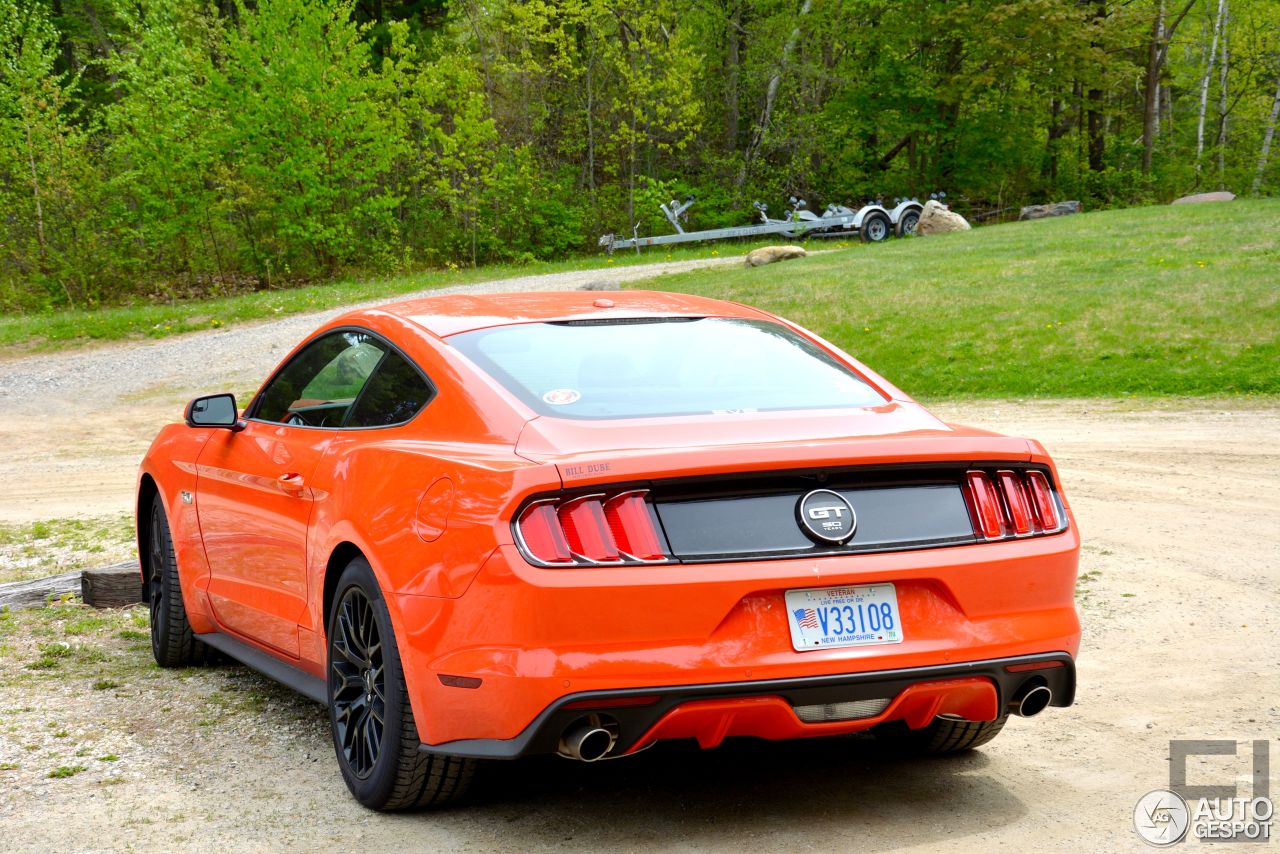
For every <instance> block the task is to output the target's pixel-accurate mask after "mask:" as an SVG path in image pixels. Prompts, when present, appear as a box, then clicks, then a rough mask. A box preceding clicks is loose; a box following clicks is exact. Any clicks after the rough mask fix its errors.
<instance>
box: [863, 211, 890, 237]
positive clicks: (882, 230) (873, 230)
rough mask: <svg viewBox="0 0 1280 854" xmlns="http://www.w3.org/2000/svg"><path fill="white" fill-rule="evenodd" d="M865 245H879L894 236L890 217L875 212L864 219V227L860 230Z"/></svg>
mask: <svg viewBox="0 0 1280 854" xmlns="http://www.w3.org/2000/svg"><path fill="white" fill-rule="evenodd" d="M858 234H859V236H861V237H862V242H863V243H879V242H881V241H882V240H886V239H888V237H889V235H891V234H893V227H892V226H891V225H890V224H889V217H887V216H885V215H884V214H882V213H881V212H880V211H873V212H871V213H869V214H867V215H866V216H865V217H863V218H862V226H861V227H860V228H859V229H858Z"/></svg>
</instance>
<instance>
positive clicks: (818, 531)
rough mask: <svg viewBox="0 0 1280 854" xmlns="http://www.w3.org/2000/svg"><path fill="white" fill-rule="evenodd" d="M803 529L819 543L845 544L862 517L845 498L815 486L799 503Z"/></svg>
mask: <svg viewBox="0 0 1280 854" xmlns="http://www.w3.org/2000/svg"><path fill="white" fill-rule="evenodd" d="M796 520H797V521H798V522H799V523H800V529H801V530H802V531H804V532H805V533H806V534H808V535H809V538H810V539H811V540H813V541H814V542H817V543H844V542H848V540H849V538H850V537H852V536H853V532H854V530H855V529H856V528H857V527H858V517H857V515H856V514H855V513H854V512H853V505H851V504H850V503H849V502H848V501H847V500H845V497H844V496H843V495H841V494H840V493H838V492H832V491H831V490H830V489H815V490H814V491H813V492H810V493H809V494H808V495H806V496H805V497H804V498H801V499H800V503H799V504H797V505H796Z"/></svg>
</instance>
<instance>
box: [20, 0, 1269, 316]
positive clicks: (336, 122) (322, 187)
mask: <svg viewBox="0 0 1280 854" xmlns="http://www.w3.org/2000/svg"><path fill="white" fill-rule="evenodd" d="M1228 2H1229V5H1230V10H1229V15H1227V16H1226V19H1225V27H1224V31H1223V32H1224V34H1223V37H1222V39H1221V42H1222V46H1223V48H1225V46H1228V45H1229V48H1230V50H1229V55H1230V64H1229V67H1228V68H1227V73H1225V74H1223V73H1221V72H1222V69H1223V65H1222V57H1223V55H1224V49H1218V50H1216V52H1215V51H1213V50H1211V43H1212V40H1211V35H1212V33H1213V31H1214V26H1215V17H1214V16H1215V12H1216V4H1215V3H1213V2H1195V3H1192V4H1191V6H1189V7H1186V8H1187V13H1186V15H1185V17H1182V18H1179V17H1177V16H1178V14H1179V13H1180V12H1181V9H1182V8H1183V4H1181V3H1178V4H1170V3H1165V2H1162V0H920V2H915V3H900V2H892V0H861V2H858V3H853V4H850V3H842V2H838V0H710V2H702V0H699V1H698V2H694V0H654V1H653V2H639V0H609V2H605V0H563V2H556V3H550V2H514V0H456V2H452V3H448V4H446V3H444V2H442V0H387V2H380V3H377V4H365V3H360V4H357V3H355V2H354V0H254V1H253V2H250V0H219V2H217V3H209V2H207V0H76V2H74V3H68V2H55V0H0V210H2V211H3V213H4V216H3V218H2V219H0V311H4V312H6V313H18V312H21V313H27V314H29V313H39V312H45V311H48V310H51V309H93V308H95V307H97V306H99V305H101V304H122V303H131V302H151V303H171V302H175V301H178V300H181V299H183V298H187V297H225V298H232V297H236V296H239V295H243V294H245V293H246V292H252V291H260V292H266V293H273V292H274V291H275V290H276V289H279V288H281V287H285V286H298V285H302V284H306V283H309V282H313V281H316V280H319V279H333V278H337V277H341V276H342V275H344V274H350V273H359V274H364V275H368V274H395V273H403V272H405V271H410V270H415V269H421V268H422V267H424V266H442V267H455V266H458V265H467V266H476V265H479V264H484V263H493V262H517V263H524V262H529V261H533V260H539V259H549V258H559V257H563V256H565V255H568V254H572V253H580V252H585V251H591V250H593V249H594V247H595V240H596V238H597V236H598V235H599V234H601V233H603V232H607V231H612V232H618V233H626V234H629V233H630V232H631V229H632V227H633V226H634V225H635V224H637V223H638V224H639V227H640V229H641V231H642V232H643V233H646V234H651V233H656V232H663V231H666V230H667V228H668V226H667V224H666V222H665V221H664V220H663V219H662V217H661V215H660V214H659V213H658V211H657V204H658V203H659V202H663V201H668V200H670V199H672V198H677V199H678V198H682V197H683V196H684V195H686V194H689V193H693V194H695V195H697V196H698V198H699V202H698V205H697V207H696V208H694V209H693V211H692V212H691V214H690V224H691V226H693V227H717V226H726V225H736V224H742V223H746V222H750V221H752V220H753V219H754V218H755V214H754V211H753V210H752V208H751V204H750V203H751V202H752V201H753V200H759V201H763V202H766V203H768V204H769V205H770V207H771V208H772V209H773V210H774V212H775V213H777V212H779V211H781V209H782V207H783V204H784V201H785V199H786V198H787V196H789V195H791V194H794V195H796V196H799V197H803V198H806V199H808V200H809V202H810V207H811V208H812V209H814V210H821V209H822V208H823V207H824V206H825V205H827V204H829V203H833V202H836V203H842V204H848V205H851V206H856V205H859V204H860V203H862V202H863V201H865V200H868V199H872V198H883V199H889V198H892V197H895V196H905V195H917V196H921V195H924V194H926V193H929V192H933V191H938V190H944V191H946V192H947V193H948V197H947V199H948V202H950V203H951V204H952V205H953V207H955V208H957V209H958V210H960V211H961V212H962V213H965V214H966V215H968V216H969V217H970V218H971V219H976V220H980V221H986V220H987V219H993V220H996V219H1005V218H1010V217H1011V216H1012V215H1013V214H1015V213H1016V211H1017V208H1018V207H1019V206H1020V205H1022V204H1026V203H1031V202H1041V201H1049V200H1056V199H1062V198H1080V199H1082V200H1083V201H1084V202H1085V204H1086V207H1088V208H1090V209H1093V208H1099V207H1120V206H1125V205H1134V204H1144V203H1150V202H1163V201H1167V200H1169V199H1170V198H1172V197H1175V196H1178V195H1182V194H1184V193H1187V192H1192V191H1196V190H1204V189H1215V188H1218V187H1223V188H1227V189H1233V190H1235V191H1236V192H1237V193H1244V192H1247V191H1249V189H1250V188H1251V187H1252V185H1253V182H1254V181H1255V179H1256V180H1257V181H1258V182H1259V188H1260V190H1261V192H1262V193H1263V194H1266V193H1274V192H1276V191H1277V189H1280V144H1276V145H1274V146H1273V151H1274V153H1273V155H1272V156H1271V158H1270V161H1269V162H1261V158H1260V154H1261V150H1262V140H1263V138H1264V136H1265V134H1266V133H1267V128H1268V126H1269V125H1271V124H1273V120H1272V119H1271V116H1272V112H1271V107H1272V104H1273V102H1274V97H1275V92H1276V89H1277V88H1278V87H1280V5H1277V4H1276V3H1275V0H1228ZM1157 20H1163V22H1164V25H1165V30H1164V31H1165V32H1171V33H1172V35H1171V37H1170V38H1171V40H1170V44H1169V45H1168V46H1167V49H1166V46H1165V45H1163V44H1162V43H1160V42H1159V41H1158V40H1155V41H1153V35H1152V34H1153V33H1155V32H1159V31H1160V28H1158V27H1156V26H1155V24H1156V22H1157ZM1156 48H1159V49H1158V50H1155V49H1156ZM1153 50H1155V54H1154V55H1156V56H1158V57H1161V58H1162V60H1161V62H1160V63H1158V65H1157V68H1156V69H1155V76H1154V77H1152V78H1148V75H1147V59H1148V56H1149V55H1152V51H1153ZM1211 55H1212V56H1213V57H1214V62H1213V63H1211V62H1210V57H1211ZM1153 83H1154V88H1153V85H1152V84H1153ZM1202 86H1203V87H1204V98H1205V99H1204V103H1205V105H1206V108H1205V109H1206V121H1205V130H1204V132H1203V133H1201V132H1200V130H1199V124H1200V123H1199V122H1198V118H1199V115H1198V113H1199V109H1200V104H1201V89H1202ZM1148 91H1151V92H1152V93H1153V94H1158V96H1159V97H1156V98H1154V99H1148V100H1145V101H1144V98H1143V95H1144V94H1145V93H1147V92H1148ZM1148 104H1151V105H1154V107H1153V108H1152V107H1148ZM1148 117H1151V118H1152V119H1153V123H1152V124H1151V128H1152V130H1153V131H1154V133H1153V134H1149V136H1150V139H1149V140H1146V139H1144V126H1145V125H1146V121H1145V120H1146V119H1147V118H1148ZM1148 142H1149V154H1150V158H1149V159H1150V163H1149V164H1148V163H1146V162H1144V161H1145V160H1147V159H1148V158H1147V157H1146V155H1147V154H1148V144H1147V143H1148ZM1198 148H1199V149H1200V153H1199V155H1197V153H1196V152H1197V149H1198Z"/></svg>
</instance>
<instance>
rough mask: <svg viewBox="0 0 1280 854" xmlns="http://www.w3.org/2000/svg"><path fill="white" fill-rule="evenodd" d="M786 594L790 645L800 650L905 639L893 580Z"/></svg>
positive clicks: (793, 591) (835, 647)
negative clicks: (885, 582) (886, 582)
mask: <svg viewBox="0 0 1280 854" xmlns="http://www.w3.org/2000/svg"><path fill="white" fill-rule="evenodd" d="M785 598H786V602H787V623H788V624H789V625H790V626H791V646H792V647H794V648H795V649H796V650H797V651H799V652H804V651H806V650H810V649H837V648H839V647H842V646H871V645H872V644H880V643H902V621H901V619H899V617H898V594H897V591H896V590H894V587H893V585H892V584H860V585H857V586H855V587H825V588H819V589H816V590H788V591H787V592H786V594H785Z"/></svg>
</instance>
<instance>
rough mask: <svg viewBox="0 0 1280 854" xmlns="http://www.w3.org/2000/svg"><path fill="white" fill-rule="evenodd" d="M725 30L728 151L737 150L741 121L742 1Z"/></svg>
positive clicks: (731, 15) (726, 137) (726, 148)
mask: <svg viewBox="0 0 1280 854" xmlns="http://www.w3.org/2000/svg"><path fill="white" fill-rule="evenodd" d="M725 31H726V32H725V35H726V38H727V40H728V44H727V45H726V46H725V76H724V147H725V150H726V151H736V150H737V148H738V126H739V124H740V121H741V113H740V108H739V94H738V85H739V83H738V81H739V76H740V74H741V71H742V3H740V2H738V3H734V4H733V12H732V13H731V14H730V16H729V22H728V25H727V26H726V27H725Z"/></svg>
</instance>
